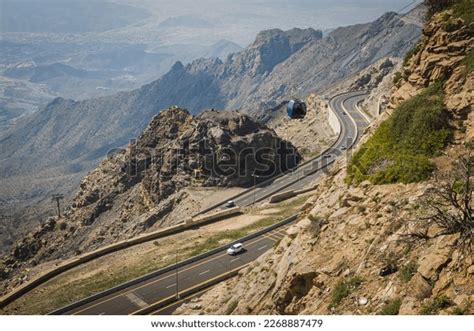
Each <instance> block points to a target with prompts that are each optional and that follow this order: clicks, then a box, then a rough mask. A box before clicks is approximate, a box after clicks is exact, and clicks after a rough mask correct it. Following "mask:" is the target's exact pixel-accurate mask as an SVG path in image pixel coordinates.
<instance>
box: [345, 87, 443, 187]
mask: <svg viewBox="0 0 474 331" xmlns="http://www.w3.org/2000/svg"><path fill="white" fill-rule="evenodd" d="M442 93H443V92H442V85H441V83H435V84H432V85H431V86H430V87H428V88H427V89H425V90H424V91H423V92H422V93H420V94H419V95H417V96H415V97H413V98H411V99H409V100H407V101H405V102H403V103H401V104H400V105H399V106H398V107H397V108H396V109H395V111H394V113H393V114H392V116H391V117H390V118H389V119H388V120H386V121H385V122H383V123H382V124H381V125H380V126H379V128H378V129H377V130H376V131H375V133H374V134H373V135H372V137H370V138H369V139H368V141H367V142H366V143H365V144H364V145H362V146H361V148H360V149H359V150H358V151H357V152H356V153H355V155H354V157H353V158H352V160H351V163H350V164H349V167H348V168H347V175H348V176H347V181H348V182H349V183H352V182H356V183H360V182H362V181H364V180H367V179H368V180H370V181H371V182H372V183H374V184H387V183H399V182H401V183H411V182H419V181H423V180H426V179H428V178H429V177H430V175H431V173H432V172H433V170H434V169H435V167H434V164H433V163H432V162H431V157H433V156H436V155H437V154H438V153H439V151H440V150H441V149H442V148H444V147H445V146H446V144H447V142H448V141H449V139H450V137H451V135H452V129H451V128H450V126H449V116H448V113H447V111H446V110H445V109H444V104H443V94H442Z"/></svg>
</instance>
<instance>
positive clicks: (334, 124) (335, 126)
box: [328, 107, 341, 134]
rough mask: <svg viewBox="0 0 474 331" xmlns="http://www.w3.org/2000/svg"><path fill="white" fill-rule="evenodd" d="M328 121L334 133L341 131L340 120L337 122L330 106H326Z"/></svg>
mask: <svg viewBox="0 0 474 331" xmlns="http://www.w3.org/2000/svg"><path fill="white" fill-rule="evenodd" d="M328 122H329V125H330V126H331V129H332V130H333V131H334V133H335V134H339V133H340V132H341V122H339V119H338V117H337V115H336V113H335V112H334V110H333V109H332V108H331V107H328Z"/></svg>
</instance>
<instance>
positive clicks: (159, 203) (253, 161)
mask: <svg viewBox="0 0 474 331" xmlns="http://www.w3.org/2000/svg"><path fill="white" fill-rule="evenodd" d="M299 160H300V155H299V154H298V152H297V150H296V149H295V148H294V147H293V145H292V144H291V143H288V142H287V141H284V140H282V139H280V138H279V137H278V136H277V135H276V133H275V132H274V131H273V130H272V129H269V128H267V127H265V126H263V125H261V124H259V123H257V122H255V121H254V120H252V119H251V118H250V117H248V116H247V115H244V114H240V113H237V112H231V111H222V112H218V111H214V110H209V111H205V112H203V113H202V114H200V115H199V116H197V117H194V116H193V115H191V114H190V113H189V112H188V111H187V110H184V109H181V108H177V107H175V108H170V109H167V110H163V111H161V112H160V113H159V114H158V115H156V116H155V117H154V118H153V120H152V121H151V122H150V124H149V125H148V127H147V128H146V130H145V131H144V132H143V133H142V134H141V135H140V136H139V137H138V138H137V139H136V140H135V141H133V142H132V143H130V145H129V146H128V147H127V148H126V149H123V150H116V151H114V152H113V153H111V154H110V155H109V156H108V157H107V158H106V159H105V160H104V161H103V162H102V163H101V164H100V166H99V167H97V168H96V169H95V170H93V171H92V172H90V173H89V174H88V175H87V176H86V177H85V178H84V179H83V180H82V181H81V183H80V188H79V191H78V192H77V194H76V195H75V197H74V199H73V203H72V205H71V206H70V207H69V208H67V211H66V212H65V215H64V217H62V218H61V219H58V218H57V217H54V218H49V219H48V220H47V221H46V222H44V223H43V224H42V225H41V226H40V227H39V228H38V229H36V230H35V231H33V232H31V233H30V234H28V235H27V236H25V237H24V238H23V239H22V240H20V241H18V242H17V243H16V245H15V246H14V249H13V251H12V253H11V255H9V256H7V257H6V258H5V259H4V261H3V263H2V265H3V268H2V273H1V275H2V278H8V277H12V275H14V274H16V270H18V269H22V268H23V269H24V268H25V267H26V266H31V265H36V264H39V263H42V262H44V261H48V260H54V259H61V258H65V257H70V256H74V255H75V254H79V253H81V252H85V251H90V250H93V249H94V248H97V247H100V246H103V245H105V244H109V243H112V242H114V241H117V240H119V239H126V238H130V237H133V236H136V235H137V234H140V233H143V232H144V231H147V230H150V229H157V228H160V227H165V226H169V225H171V224H174V223H180V222H183V221H185V220H186V219H187V218H189V217H191V216H192V213H194V212H196V210H194V209H193V208H190V207H189V205H188V206H187V205H186V198H187V197H188V193H187V192H186V191H185V190H184V189H185V188H190V187H232V186H250V185H253V183H254V178H253V177H252V174H254V173H255V174H258V175H259V176H261V179H264V178H265V177H266V176H272V175H274V174H277V173H279V172H282V171H286V170H287V169H289V168H292V167H294V166H295V165H296V164H297V163H298V162H299ZM186 206H187V207H186ZM172 212H175V214H174V217H171V216H170V217H168V216H169V214H170V213H172ZM10 285H13V283H10Z"/></svg>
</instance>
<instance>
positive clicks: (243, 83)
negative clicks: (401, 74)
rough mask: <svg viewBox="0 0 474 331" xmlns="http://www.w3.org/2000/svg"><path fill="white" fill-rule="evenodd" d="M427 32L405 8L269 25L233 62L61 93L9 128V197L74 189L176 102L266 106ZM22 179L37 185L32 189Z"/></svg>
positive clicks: (4, 164) (1, 157) (5, 153)
mask: <svg viewBox="0 0 474 331" xmlns="http://www.w3.org/2000/svg"><path fill="white" fill-rule="evenodd" d="M420 33H421V28H420V27H418V26H416V25H412V24H409V23H406V22H404V21H403V20H401V19H400V18H399V16H398V15H397V14H395V13H387V14H385V15H383V16H382V17H380V18H379V19H377V20H376V21H374V22H371V23H367V24H358V25H354V26H348V27H341V28H338V29H336V30H334V31H332V32H330V33H329V34H328V35H327V36H326V37H323V36H322V32H321V31H317V30H313V29H291V30H288V31H281V30H278V29H274V30H267V31H263V32H261V33H259V34H258V35H257V37H256V39H255V41H254V42H253V43H252V44H251V45H250V46H248V47H246V48H245V49H243V50H241V51H239V52H236V53H233V54H231V55H229V56H228V57H227V58H226V59H225V60H224V61H223V60H220V59H218V58H203V59H199V60H196V61H193V62H192V63H190V64H188V65H183V64H182V63H181V62H177V63H175V65H173V66H172V68H171V70H170V71H169V72H168V73H166V74H165V75H164V76H162V78H160V79H159V80H156V81H154V82H152V83H150V84H147V85H145V86H143V87H141V88H139V89H136V90H133V91H130V92H121V93H118V94H115V95H112V96H106V97H101V98H96V99H89V100H84V101H80V102H76V101H72V100H65V99H62V98H57V99H55V100H54V101H53V102H51V103H50V104H49V105H48V106H46V107H45V108H44V109H42V110H41V111H38V112H36V113H34V114H32V115H30V116H27V117H24V118H23V119H21V120H20V121H18V123H17V124H16V125H15V126H14V127H13V128H12V129H10V130H9V131H7V132H5V133H3V134H2V135H1V136H0V151H1V154H0V178H1V179H2V181H3V182H4V183H5V185H2V189H1V191H0V198H3V199H4V201H11V200H12V199H25V198H27V199H31V198H35V197H36V198H37V197H45V196H46V195H47V194H49V193H51V191H67V190H68V189H69V188H70V187H72V185H74V184H76V183H77V182H78V180H79V178H80V177H81V176H82V175H84V173H85V172H87V171H88V170H89V169H91V168H92V167H94V166H95V165H96V164H97V163H98V162H99V160H100V159H101V158H103V157H104V155H106V153H107V151H108V150H110V149H112V148H115V147H120V146H124V145H125V144H127V143H128V141H129V140H130V139H132V138H134V137H136V136H137V135H138V134H139V133H140V132H141V131H142V130H143V129H144V128H145V126H146V125H147V123H148V122H149V121H150V119H151V118H152V117H153V116H154V115H155V114H156V113H157V112H159V111H160V110H161V109H163V108H166V107H168V106H170V105H175V104H176V105H179V106H182V107H185V108H187V109H188V110H189V111H190V112H191V113H194V114H196V113H199V112H201V111H202V110H203V109H206V108H217V109H241V110H243V111H247V112H249V113H253V114H258V113H261V112H263V111H264V110H265V109H268V108H269V107H272V106H273V105H275V104H277V103H278V102H279V101H280V100H282V99H284V98H287V97H289V96H295V95H296V96H300V97H303V96H305V94H306V93H307V92H308V91H319V90H321V89H324V88H325V87H326V86H328V85H329V84H331V83H334V82H336V81H338V80H341V79H344V78H345V77H347V76H349V75H351V74H352V73H354V72H356V71H358V70H360V69H362V68H365V67H367V66H368V65H370V64H371V63H373V62H375V61H377V60H378V59H380V58H381V57H384V56H388V55H389V56H393V57H400V56H402V55H403V54H404V53H405V52H406V51H407V50H408V49H410V48H411V47H412V46H413V45H414V43H415V41H416V40H417V39H418V37H419V36H420ZM295 87H297V88H295ZM20 183H27V184H28V185H26V186H27V187H28V186H29V187H30V189H29V191H28V194H26V195H25V193H26V192H25V186H23V185H21V184H20Z"/></svg>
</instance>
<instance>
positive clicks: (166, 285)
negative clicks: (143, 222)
mask: <svg viewBox="0 0 474 331" xmlns="http://www.w3.org/2000/svg"><path fill="white" fill-rule="evenodd" d="M288 226H289V225H286V226H283V227H280V228H278V229H274V230H272V231H270V232H268V233H265V234H263V235H261V236H259V237H257V238H254V239H251V240H249V241H244V242H243V245H244V249H245V251H244V252H243V253H240V254H238V255H235V256H230V255H228V254H227V253H226V252H220V253H216V254H214V255H211V256H209V257H206V258H205V259H202V260H199V261H196V262H194V263H191V264H188V265H186V266H184V267H182V268H180V269H178V272H177V273H176V271H175V270H173V271H170V272H167V273H164V274H162V275H159V276H157V277H154V278H151V279H148V280H146V281H144V282H143V283H140V284H137V285H134V286H131V287H129V288H126V289H124V290H122V291H119V292H116V293H113V294H111V295H108V296H105V297H103V298H100V299H98V300H96V301H93V302H91V303H88V304H85V305H83V306H81V307H78V308H76V309H73V310H71V311H69V312H67V313H66V314H67V315H70V314H72V315H129V314H133V313H136V312H137V311H139V310H140V309H142V308H145V307H147V306H149V305H151V304H154V303H156V302H159V301H162V300H165V299H168V298H170V297H176V293H177V291H178V292H181V291H183V290H185V289H189V288H192V287H198V286H199V285H201V284H202V283H205V282H207V281H209V280H210V279H213V278H216V277H219V276H220V275H222V274H225V273H227V272H229V271H231V270H238V269H240V268H242V267H244V266H246V265H247V264H248V263H250V262H252V261H253V260H255V259H256V258H258V257H259V256H260V255H262V254H263V253H264V252H266V251H267V250H269V249H270V248H272V247H273V245H274V244H275V243H276V242H278V241H279V240H280V239H281V238H283V236H284V235H285V231H286V229H287V228H288ZM180 302H181V301H180ZM180 302H178V305H179V304H180ZM175 308H176V307H175ZM167 309H168V310H169V307H167V306H165V307H163V309H162V310H163V311H166V310H167ZM173 310H174V309H173ZM158 311H159V312H160V311H161V309H160V310H158Z"/></svg>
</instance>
